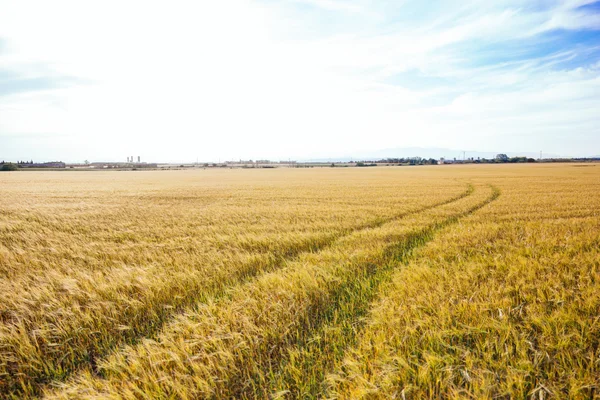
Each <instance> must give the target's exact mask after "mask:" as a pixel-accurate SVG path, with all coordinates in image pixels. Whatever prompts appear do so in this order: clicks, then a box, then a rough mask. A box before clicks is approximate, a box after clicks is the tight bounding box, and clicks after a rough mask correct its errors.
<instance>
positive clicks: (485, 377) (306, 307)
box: [0, 164, 600, 399]
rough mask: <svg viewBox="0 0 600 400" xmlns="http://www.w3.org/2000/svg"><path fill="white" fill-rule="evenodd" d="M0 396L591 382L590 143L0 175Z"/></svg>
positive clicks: (597, 392)
mask: <svg viewBox="0 0 600 400" xmlns="http://www.w3.org/2000/svg"><path fill="white" fill-rule="evenodd" d="M0 193H1V194H2V205H1V206H0V397H1V398H7V399H13V398H15V399H16V398H48V399H100V398H109V399H198V398H214V399H221V398H261V399H263V398H277V399H279V398H281V399H287V398H290V399H296V398H332V399H354V398H367V399H379V398H381V399H388V398H398V399H421V398H464V399H467V398H469V399H471V398H489V399H492V398H494V399H495V398H501V399H509V398H536V399H548V398H556V399H562V398H573V399H593V398H600V346H599V342H600V250H599V248H600V196H599V195H598V194H599V193H600V166H598V167H597V166H596V165H595V164H580V165H579V164H536V165H521V166H519V165H475V166H467V165H465V166H459V165H455V166H431V167H377V168H322V169H317V168H314V169H287V168H281V169H238V170H211V169H208V170H199V169H198V170H182V171H111V172H109V171H98V172H91V171H90V172H67V171H65V172H33V171H32V172H10V173H2V174H1V175H0Z"/></svg>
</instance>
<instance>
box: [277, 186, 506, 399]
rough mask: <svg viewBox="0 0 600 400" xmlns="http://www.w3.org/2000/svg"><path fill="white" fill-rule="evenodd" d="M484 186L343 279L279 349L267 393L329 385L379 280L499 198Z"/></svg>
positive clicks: (318, 391) (311, 394)
mask: <svg viewBox="0 0 600 400" xmlns="http://www.w3.org/2000/svg"><path fill="white" fill-rule="evenodd" d="M487 189H488V191H489V193H486V190H485V189H484V188H481V189H480V192H479V193H477V196H473V197H472V199H470V200H471V201H472V206H471V207H470V208H469V209H467V210H466V211H464V212H462V213H460V214H456V215H454V216H452V217H450V218H448V219H446V220H444V221H442V222H440V223H437V224H435V225H432V226H430V227H428V228H427V229H425V230H424V231H422V232H421V233H419V235H417V236H415V237H414V238H411V239H409V240H408V241H406V242H405V243H403V244H402V245H401V246H400V247H398V248H397V249H396V250H395V252H394V257H393V258H392V259H391V260H389V262H387V263H385V264H382V265H381V267H380V268H377V269H371V270H367V271H362V272H364V274H362V275H358V276H356V277H355V279H354V280H352V281H349V282H348V283H347V284H345V285H344V286H343V287H342V288H341V290H339V291H338V293H336V295H335V296H334V297H333V299H332V301H331V303H330V307H329V309H328V310H327V311H325V312H324V313H323V314H322V315H320V316H319V320H318V321H317V322H315V329H313V330H312V331H305V332H298V337H297V339H296V341H297V342H298V344H297V345H295V346H290V348H288V349H286V350H285V352H284V354H282V356H281V361H280V364H279V366H278V367H277V370H276V371H277V372H275V373H273V374H272V379H271V380H270V382H269V383H268V385H269V387H270V388H271V389H270V390H271V393H272V394H271V397H276V396H274V395H275V394H279V395H280V396H282V397H284V398H317V397H323V395H324V393H325V391H326V388H327V385H326V381H325V377H326V374H327V373H329V372H331V370H332V369H333V367H334V366H335V365H336V363H337V362H339V361H340V360H341V359H342V357H343V355H344V354H345V350H346V349H347V348H348V347H351V346H353V345H354V344H356V340H357V338H358V337H360V336H361V334H362V327H363V325H364V322H365V320H364V319H365V317H366V316H367V314H368V311H369V309H370V306H371V303H372V301H373V300H374V299H375V298H376V297H377V296H379V295H380V293H379V287H380V285H381V284H382V283H385V282H387V281H389V280H390V279H391V276H392V275H393V273H394V271H395V269H397V268H399V267H402V266H404V264H405V263H406V262H407V261H408V260H409V259H410V258H411V257H412V254H413V252H414V251H415V250H416V249H418V248H419V247H420V246H423V245H425V244H426V243H427V242H429V241H431V240H433V239H434V238H435V235H436V233H437V232H439V231H440V230H442V229H443V228H445V227H447V226H449V225H452V224H454V223H456V222H458V221H459V220H460V218H462V217H465V216H467V215H470V214H471V213H473V212H475V211H477V210H479V209H480V208H482V207H484V206H485V205H487V204H489V203H490V202H492V201H494V200H495V199H497V198H498V196H499V194H500V192H499V190H498V189H497V188H494V187H490V188H487ZM484 196H487V197H485V198H484Z"/></svg>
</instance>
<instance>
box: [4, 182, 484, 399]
mask: <svg viewBox="0 0 600 400" xmlns="http://www.w3.org/2000/svg"><path fill="white" fill-rule="evenodd" d="M455 186H456V185H455ZM463 187H464V186H463ZM453 190H454V189H453ZM471 190H472V189H471V188H470V187H468V188H467V189H466V190H464V189H462V191H458V194H455V195H453V196H450V197H447V196H446V198H442V199H441V200H437V202H435V200H434V202H431V201H430V202H429V204H427V202H423V201H421V203H424V205H423V204H421V205H420V204H418V203H413V204H410V203H409V204H408V207H403V208H400V207H399V209H398V210H397V211H395V212H389V211H388V212H386V213H383V214H382V215H380V216H376V217H374V218H373V217H372V218H371V219H369V220H365V219H364V218H363V220H362V221H359V224H358V225H355V226H348V225H347V223H345V224H344V225H342V226H341V227H339V228H338V229H328V230H325V231H324V232H309V233H307V234H303V235H297V236H295V237H289V236H287V237H285V240H282V241H281V243H279V244H278V243H275V244H273V243H271V242H268V246H269V247H268V248H266V249H264V250H262V251H261V249H262V247H263V245H262V242H260V241H257V240H248V245H247V246H246V245H244V242H243V241H242V240H239V239H238V244H237V246H238V247H241V248H242V249H243V251H237V252H231V251H230V252H229V253H220V254H222V257H221V258H220V259H218V261H215V260H217V259H216V258H215V257H214V256H213V255H212V253H211V256H210V257H209V258H208V259H209V260H211V261H210V262H208V261H206V262H205V266H196V265H183V266H178V265H175V264H173V265H170V266H169V268H165V265H161V264H159V263H152V264H150V265H146V266H143V267H140V266H131V267H119V268H109V269H106V268H104V269H102V270H100V271H94V270H92V271H91V272H90V271H89V270H86V269H85V268H84V269H83V270H73V269H65V270H64V271H60V270H50V271H48V272H47V273H46V274H45V275H44V276H43V277H42V278H41V279H42V280H43V282H44V283H45V284H40V278H39V277H36V279H35V280H33V281H32V280H28V279H23V280H19V277H15V278H14V279H11V280H5V281H3V282H2V285H3V286H4V287H5V288H6V289H7V290H6V291H5V292H4V293H6V294H8V293H22V296H17V297H12V298H11V297H5V298H3V299H2V305H3V310H2V313H0V316H1V317H2V321H3V325H2V326H1V328H0V350H1V352H0V391H2V392H4V393H13V394H14V395H15V396H22V395H33V394H36V393H38V392H39V390H40V388H41V387H43V386H45V385H47V384H49V383H50V382H53V381H61V380H65V379H66V378H67V377H68V376H69V375H70V374H72V373H73V371H75V370H77V369H78V368H80V367H89V366H93V365H95V364H96V363H97V362H98V361H97V360H98V359H100V358H102V357H103V356H104V355H106V354H107V353H108V352H110V351H111V350H112V349H114V348H116V347H117V346H120V345H123V344H133V343H135V342H136V341H138V340H140V339H143V338H147V337H152V336H153V335H154V334H155V333H156V332H158V331H159V330H160V329H161V328H162V326H163V325H164V324H165V323H166V322H167V321H169V320H170V319H171V318H172V317H173V316H174V315H177V314H178V313H179V312H181V311H182V310H183V309H185V308H186V307H189V306H190V305H192V304H195V303H198V302H200V303H201V302H204V301H208V300H214V299H216V298H218V297H220V296H221V295H222V294H223V293H225V290H226V289H227V288H228V287H231V286H235V285H240V284H242V283H243V282H245V281H247V280H249V279H251V278H253V277H256V276H257V275H260V274H262V273H265V272H269V271H274V270H277V269H279V268H282V267H284V266H285V265H287V264H289V263H290V262H292V260H294V259H296V258H298V257H300V258H301V257H302V255H303V254H305V253H318V252H319V251H322V250H323V249H325V248H327V247H329V246H331V245H332V244H334V243H336V242H337V241H339V240H340V239H343V238H344V237H346V236H348V235H351V234H353V233H356V232H360V231H362V230H368V229H374V228H377V227H379V226H382V225H383V224H385V223H386V222H388V221H390V220H393V219H396V218H400V217H402V216H405V215H411V214H412V213H418V212H424V211H426V210H430V209H432V208H434V207H437V206H440V205H444V204H448V203H450V202H453V201H456V200H458V199H461V198H463V197H465V196H467V195H469V194H470V193H471ZM450 192H452V191H450ZM454 192H455V193H456V192H457V191H456V190H454ZM239 242H241V244H240V243H239ZM99 256H101V255H99ZM151 258H153V256H149V259H151ZM194 261H195V262H202V259H195V260H194ZM217 262H218V264H217Z"/></svg>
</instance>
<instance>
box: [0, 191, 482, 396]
mask: <svg viewBox="0 0 600 400" xmlns="http://www.w3.org/2000/svg"><path fill="white" fill-rule="evenodd" d="M472 191H473V187H472V186H471V185H467V187H466V189H465V191H464V192H462V193H460V194H459V195H457V196H453V197H451V198H449V199H445V200H443V201H441V202H438V203H436V204H433V205H430V206H426V207H421V208H419V209H417V210H414V211H411V212H403V213H399V214H397V215H394V216H392V217H388V218H377V219H375V220H374V221H372V222H369V223H366V224H362V225H359V226H357V227H355V228H352V229H349V230H343V231H340V232H338V233H335V234H330V235H325V236H323V237H318V238H316V239H314V238H313V239H312V240H307V241H305V242H303V243H301V244H300V245H297V246H295V247H292V248H289V249H287V250H282V251H280V252H279V253H278V254H273V256H272V257H270V258H268V259H267V261H266V262H263V263H261V262H258V263H249V264H247V265H245V264H244V265H241V266H240V267H239V268H236V269H235V271H233V273H229V274H228V276H223V277H222V279H216V278H215V279H213V280H212V281H209V282H205V283H204V284H202V285H201V284H199V283H196V284H195V286H192V287H194V288H195V289H194V290H193V291H189V290H188V291H187V292H185V293H181V294H183V295H179V296H177V295H175V296H173V295H172V294H171V295H169V296H168V297H167V296H166V295H165V296H164V297H162V298H147V299H140V304H141V306H140V307H145V305H146V304H151V306H150V308H142V309H139V310H138V309H131V308H130V309H124V310H122V311H121V312H119V313H116V314H115V315H113V316H112V317H111V318H110V319H107V320H91V321H86V324H88V325H89V326H86V325H83V326H76V327H73V328H72V329H71V328H69V329H67V330H66V331H64V332H63V335H64V340H62V339H61V338H60V337H59V338H52V339H51V340H47V339H45V338H44V337H40V336H37V337H31V336H29V332H32V331H35V330H36V327H35V326H27V325H24V326H22V327H20V329H18V330H14V331H13V332H9V333H8V334H3V335H2V338H1V339H0V350H1V352H2V355H1V356H0V361H1V359H2V358H3V359H4V360H7V361H3V362H0V377H1V378H2V379H0V392H3V393H14V394H15V395H35V394H37V393H39V392H40V390H41V389H42V388H44V387H46V386H47V385H48V384H50V383H51V382H60V381H64V380H66V379H67V378H68V377H69V376H71V375H72V374H73V373H74V372H75V371H77V370H78V369H80V368H84V367H89V366H90V365H91V366H92V369H95V367H94V365H95V364H96V362H97V360H98V359H101V358H102V357H104V356H105V355H107V354H109V353H110V352H111V351H112V350H113V349H115V348H117V347H118V346H121V345H125V344H129V345H133V344H135V343H137V342H139V341H140V340H142V339H144V338H151V337H154V335H155V334H156V333H157V332H159V331H160V330H161V329H162V327H163V326H164V325H165V324H166V323H167V322H168V321H170V320H172V319H173V318H174V317H175V316H176V315H178V314H180V313H181V312H182V311H183V310H185V309H186V308H188V307H189V306H191V305H193V304H195V303H199V302H200V303H202V302H206V301H207V300H208V299H212V300H214V299H218V298H220V297H222V296H224V295H225V294H226V293H227V291H228V289H229V288H231V287H235V286H239V285H242V284H244V283H245V282H248V281H251V280H253V279H255V278H257V277H258V276H260V275H262V274H264V273H268V272H272V271H275V270H277V269H280V268H282V267H284V266H285V265H286V264H287V263H290V262H293V261H294V260H296V259H298V258H299V257H300V256H302V255H303V254H308V253H319V252H321V251H323V250H324V249H327V248H328V247H330V246H331V245H333V244H334V243H336V242H337V241H339V240H342V239H343V238H345V237H348V236H349V235H352V234H353V233H356V232H361V231H364V230H368V229H376V228H378V227H381V226H382V225H384V224H385V223H387V222H389V221H392V220H396V219H399V218H403V217H406V216H408V215H415V214H419V213H422V212H425V211H427V210H431V209H434V208H436V207H440V206H443V205H446V204H450V203H452V202H455V201H458V200H460V199H462V198H464V197H466V196H468V195H470V194H471V193H472ZM184 283H185V282H184ZM176 284H177V285H179V286H185V285H184V284H182V282H176ZM171 285H174V284H171ZM175 289H176V288H175ZM192 293H194V294H193V295H192ZM122 326H123V327H125V326H133V327H134V329H121V327H122ZM101 331H105V332H108V333H107V334H106V335H104V336H102V334H101ZM81 332H93V336H91V337H90V336H78V335H81ZM83 335H87V334H86V333H84V334H83ZM24 338H28V340H29V341H30V344H29V348H28V351H27V352H24V351H21V352H19V347H18V346H20V345H21V343H19V342H18V341H19V340H23V339H24ZM20 354H23V355H26V356H27V357H28V358H19V357H20Z"/></svg>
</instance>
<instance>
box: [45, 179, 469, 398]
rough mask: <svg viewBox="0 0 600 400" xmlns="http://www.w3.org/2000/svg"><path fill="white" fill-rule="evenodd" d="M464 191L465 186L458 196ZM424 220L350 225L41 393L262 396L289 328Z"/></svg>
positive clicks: (307, 319)
mask: <svg viewBox="0 0 600 400" xmlns="http://www.w3.org/2000/svg"><path fill="white" fill-rule="evenodd" d="M472 193H473V187H472V186H469V189H468V193H467V194H466V195H464V196H461V198H465V197H469V195H471V194H472ZM456 201H458V200H454V201H445V202H444V204H445V205H448V204H451V203H453V202H456ZM437 207H442V206H437ZM437 207H428V208H427V210H428V211H431V210H436V208H437ZM446 212H447V211H446ZM440 213H442V212H441V211H440ZM415 214H418V215H420V214H426V212H424V211H421V212H419V213H414V214H413V215H415ZM442 214H443V213H442ZM455 214H456V213H454V214H452V215H455ZM425 217H426V216H424V217H419V218H417V217H416V216H415V218H414V219H413V220H412V222H413V223H416V224H417V225H415V226H413V225H410V224H409V226H405V227H404V228H405V229H403V230H402V232H397V231H395V230H394V229H390V227H389V226H387V227H386V229H383V230H382V229H380V228H381V227H382V226H383V225H380V227H378V228H371V229H370V230H364V232H354V233H353V234H352V235H349V236H347V237H345V238H344V239H343V240H341V241H338V242H336V245H335V246H334V248H330V249H328V250H327V251H325V252H324V251H321V252H319V253H316V254H312V255H310V256H306V257H304V259H303V260H299V261H296V262H294V263H293V265H290V266H288V267H287V268H285V269H283V270H281V271H277V272H272V273H269V274H264V275H262V276H261V277H260V278H258V279H256V280H253V281H252V282H249V283H248V284H245V285H242V286H236V287H235V288H233V289H232V292H231V295H230V296H228V297H227V298H221V299H215V300H214V301H209V302H207V303H204V304H199V305H197V306H196V307H195V308H193V309H191V310H188V311H187V312H186V313H184V314H182V315H180V316H178V317H177V318H176V319H175V320H174V321H173V322H172V323H170V324H169V325H168V326H166V327H165V329H163V331H161V333H160V335H158V336H157V337H156V340H147V339H146V340H143V341H142V342H140V343H138V345H136V346H128V347H127V348H125V349H123V350H122V351H119V352H115V353H113V354H112V355H110V356H109V357H107V358H106V359H103V360H101V362H100V363H99V371H98V372H99V375H100V376H94V374H93V372H92V371H87V372H84V373H82V374H80V375H79V376H78V377H77V378H76V379H75V380H73V381H71V382H69V383H67V384H66V385H65V386H63V390H58V391H54V392H48V393H49V396H50V397H58V398H93V397H94V396H98V395H99V394H100V393H101V394H102V395H106V396H116V397H126V398H136V397H138V395H139V394H140V393H145V396H150V397H153V398H165V397H173V396H174V397H180V396H182V393H183V392H185V391H187V392H188V393H187V394H186V396H190V397H211V396H212V397H215V398H222V397H232V396H233V397H244V396H245V395H248V394H252V393H254V394H256V395H261V394H266V393H265V392H266V391H268V388H269V385H268V381H269V376H270V375H271V371H273V370H275V369H276V368H277V365H278V363H279V361H280V360H279V359H280V357H281V355H282V354H283V352H284V351H285V350H286V349H287V348H289V347H290V346H292V345H294V344H296V343H297V339H298V337H297V336H295V332H297V331H298V332H303V331H311V330H314V329H315V328H318V327H319V326H320V324H321V323H319V321H320V320H322V319H323V315H324V314H325V313H327V312H328V310H330V303H331V301H332V299H334V298H335V296H336V295H337V293H339V291H340V290H342V289H343V287H344V285H346V284H347V283H348V282H350V281H353V280H355V278H356V276H357V275H360V274H362V273H363V271H364V270H368V269H378V268H379V267H380V264H381V263H382V262H384V261H386V260H388V259H390V258H391V257H395V254H396V253H397V252H398V251H399V250H398V249H399V248H405V249H407V248H412V247H414V246H416V245H417V244H418V243H419V242H420V240H421V239H420V238H421V237H422V234H423V231H424V230H425V231H426V230H428V229H431V227H436V226H437V225H438V224H440V223H442V222H443V221H445V220H446V219H447V218H442V217H440V216H436V213H435V212H433V211H432V214H431V217H432V219H433V220H434V221H437V222H433V223H430V224H429V225H427V228H423V227H422V226H419V225H418V223H420V222H421V221H422V220H421V219H420V218H425ZM455 217H456V216H455ZM399 226H402V224H400V225H399ZM392 228H393V227H392ZM365 240H369V242H365ZM398 241H401V243H402V245H400V246H399V245H398V244H397V242H398ZM340 242H343V243H340ZM361 246H362V247H361ZM365 246H366V248H363V247H365ZM349 250H351V251H349ZM349 253H352V254H349ZM315 323H316V324H317V325H315ZM135 393H138V395H136V394H135Z"/></svg>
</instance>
